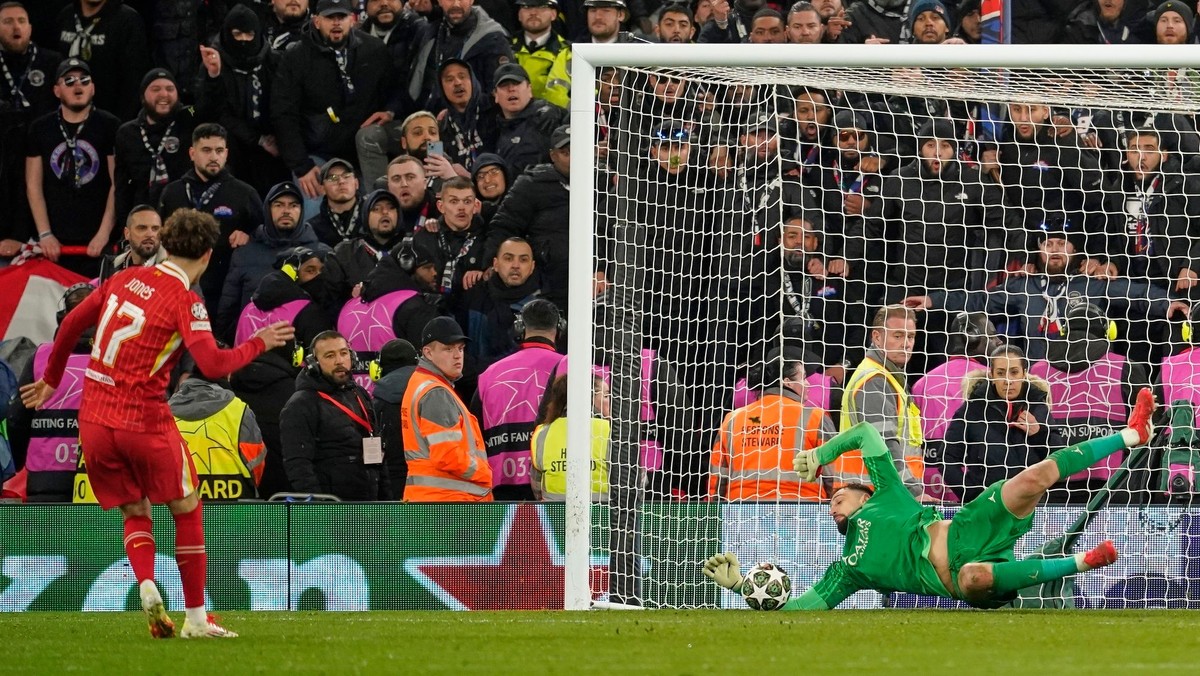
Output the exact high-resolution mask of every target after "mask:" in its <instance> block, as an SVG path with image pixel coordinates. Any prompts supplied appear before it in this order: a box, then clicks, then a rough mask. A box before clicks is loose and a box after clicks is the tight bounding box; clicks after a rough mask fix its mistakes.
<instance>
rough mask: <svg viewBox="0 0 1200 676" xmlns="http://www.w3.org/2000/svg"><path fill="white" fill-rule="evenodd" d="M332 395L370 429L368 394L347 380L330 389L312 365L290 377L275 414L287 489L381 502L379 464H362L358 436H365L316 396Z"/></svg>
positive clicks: (384, 487) (383, 482)
mask: <svg viewBox="0 0 1200 676" xmlns="http://www.w3.org/2000/svg"><path fill="white" fill-rule="evenodd" d="M322 393H323V394H326V395H328V396H330V397H333V398H334V399H335V400H337V402H338V403H340V404H341V405H342V406H344V407H345V408H347V409H349V410H350V411H352V412H353V413H354V414H355V415H357V416H359V417H360V418H362V417H363V416H364V415H366V416H367V418H366V420H367V421H368V422H370V423H371V426H372V428H374V426H375V413H374V411H373V410H372V408H371V395H370V394H367V391H366V390H364V389H363V388H361V387H359V386H358V385H357V384H355V383H354V381H353V380H351V381H350V383H349V384H347V385H343V386H337V385H334V384H333V382H331V381H330V380H329V379H328V378H326V377H325V376H324V375H323V374H321V372H320V369H319V368H318V367H306V368H304V369H302V370H301V371H300V375H298V376H296V393H295V394H293V395H292V396H291V398H290V399H288V402H287V404H286V405H285V406H284V407H283V412H282V413H281V414H280V418H279V423H280V434H279V436H280V441H281V442H282V444H283V463H284V468H285V469H286V470H287V475H288V481H289V482H290V483H291V485H292V490H293V491H296V492H298V493H328V494H330V495H336V496H337V497H339V498H341V499H342V500H356V501H367V500H381V499H386V498H387V497H388V496H389V495H390V489H389V488H388V484H387V479H388V477H387V473H386V472H383V471H382V466H373V467H372V466H367V465H365V464H363V438H364V437H367V436H368V435H369V433H368V431H367V430H366V429H364V428H363V426H361V425H359V424H358V423H356V422H354V420H352V419H351V418H350V416H348V415H346V413H345V412H343V411H342V410H341V409H339V408H337V407H336V406H334V405H333V404H332V403H330V402H329V401H327V400H325V398H324V397H322V396H321V394H322Z"/></svg>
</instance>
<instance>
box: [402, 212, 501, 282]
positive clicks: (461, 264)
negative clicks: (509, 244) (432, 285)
mask: <svg viewBox="0 0 1200 676" xmlns="http://www.w3.org/2000/svg"><path fill="white" fill-rule="evenodd" d="M486 237H487V228H486V227H485V226H484V225H483V220H481V219H480V218H479V217H478V216H475V217H474V218H472V219H471V225H470V226H469V227H467V229H466V230H459V231H455V230H451V229H450V228H449V227H448V226H447V225H446V224H445V222H444V221H443V222H441V223H439V224H438V231H437V232H429V231H428V230H426V229H424V228H421V229H420V230H418V231H417V232H416V233H414V234H413V244H414V245H415V246H417V247H421V248H422V249H423V250H424V251H429V252H432V253H433V254H434V255H435V256H436V257H437V269H438V284H441V282H442V279H443V275H444V274H445V271H446V266H448V265H453V266H454V270H453V271H452V272H453V274H452V275H451V278H450V290H449V291H447V290H446V289H442V292H443V293H455V292H458V293H461V292H462V278H463V275H464V274H466V273H467V272H468V271H471V270H476V271H480V272H482V271H483V270H486V269H487V268H489V267H491V265H492V259H491V258H488V259H486V262H485V259H484V257H483V248H484V245H485V244H486V239H485V238H486ZM464 249H465V251H464ZM460 254H461V255H460Z"/></svg>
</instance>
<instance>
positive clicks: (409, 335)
mask: <svg viewBox="0 0 1200 676" xmlns="http://www.w3.org/2000/svg"><path fill="white" fill-rule="evenodd" d="M406 289H407V290H411V291H416V292H417V295H415V296H413V297H412V298H409V299H408V300H406V301H404V302H403V303H401V304H400V307H398V308H396V314H395V315H393V316H392V331H393V332H395V334H396V337H397V338H403V339H404V340H407V341H408V342H410V343H412V344H413V345H420V344H421V331H422V330H423V329H424V328H425V325H426V324H428V323H429V320H431V319H433V318H435V317H438V316H439V315H441V314H442V313H441V311H440V310H439V309H438V305H437V303H436V300H437V294H433V293H429V290H428V289H425V288H422V287H421V286H420V285H418V284H417V282H416V280H415V279H413V276H412V275H410V274H408V273H407V272H405V271H404V270H402V269H401V268H400V264H399V263H397V262H396V257H395V256H393V255H391V254H389V255H387V256H384V257H383V259H382V260H380V261H379V265H377V266H375V269H374V270H372V271H371V274H370V275H368V276H367V281H365V282H363V286H362V293H361V294H360V295H359V297H360V298H362V299H363V300H364V301H366V302H368V303H369V302H371V301H373V300H375V299H377V298H379V297H381V296H384V295H386V294H389V293H392V292H393V291H404V290H406Z"/></svg>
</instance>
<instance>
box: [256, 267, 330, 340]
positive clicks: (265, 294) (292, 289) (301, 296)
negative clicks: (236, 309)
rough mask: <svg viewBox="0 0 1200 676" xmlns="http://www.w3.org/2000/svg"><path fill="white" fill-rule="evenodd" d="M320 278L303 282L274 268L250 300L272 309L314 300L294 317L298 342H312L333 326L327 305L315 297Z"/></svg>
mask: <svg viewBox="0 0 1200 676" xmlns="http://www.w3.org/2000/svg"><path fill="white" fill-rule="evenodd" d="M319 279H320V277H319V276H318V277H317V278H315V279H312V280H310V281H308V282H305V283H304V284H301V283H299V282H298V281H296V280H294V279H292V278H291V277H288V276H287V275H286V274H284V273H283V272H281V271H279V270H272V271H271V272H268V273H267V274H266V276H265V277H263V278H262V281H260V282H259V283H258V289H256V290H255V291H254V295H253V296H251V298H250V302H252V303H254V305H256V306H257V307H258V309H260V310H265V311H270V310H274V309H275V308H277V307H279V306H281V305H283V304H284V303H290V302H292V301H294V300H307V301H313V302H310V303H309V304H308V305H306V306H304V309H302V310H300V312H298V313H296V316H295V317H294V318H293V319H292V326H293V327H295V329H296V344H297V345H309V344H310V343H312V339H313V338H315V337H316V335H317V334H318V333H320V332H322V331H324V330H326V329H332V328H333V322H331V321H329V316H328V315H327V314H326V313H325V308H324V306H322V305H321V304H320V303H319V302H316V299H315V298H314V294H313V291H314V290H315V289H317V288H319V286H320V284H319V281H318V280H319Z"/></svg>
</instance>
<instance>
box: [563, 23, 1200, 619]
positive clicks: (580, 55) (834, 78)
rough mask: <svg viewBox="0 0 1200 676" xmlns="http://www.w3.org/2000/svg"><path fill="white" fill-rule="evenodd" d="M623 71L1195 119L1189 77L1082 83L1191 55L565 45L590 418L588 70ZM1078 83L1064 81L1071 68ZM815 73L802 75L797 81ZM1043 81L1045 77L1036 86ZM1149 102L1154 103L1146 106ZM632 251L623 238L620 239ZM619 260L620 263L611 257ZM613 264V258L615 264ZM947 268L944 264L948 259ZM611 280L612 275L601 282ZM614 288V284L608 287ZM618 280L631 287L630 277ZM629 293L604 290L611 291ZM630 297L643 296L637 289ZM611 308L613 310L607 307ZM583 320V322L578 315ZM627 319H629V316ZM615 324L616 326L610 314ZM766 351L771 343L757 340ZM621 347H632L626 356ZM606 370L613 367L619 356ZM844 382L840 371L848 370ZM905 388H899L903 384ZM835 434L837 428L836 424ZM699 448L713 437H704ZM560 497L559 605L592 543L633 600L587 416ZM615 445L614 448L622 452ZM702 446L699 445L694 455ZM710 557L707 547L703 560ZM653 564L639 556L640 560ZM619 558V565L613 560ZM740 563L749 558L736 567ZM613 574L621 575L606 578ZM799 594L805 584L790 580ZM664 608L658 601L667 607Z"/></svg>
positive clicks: (615, 472)
mask: <svg viewBox="0 0 1200 676" xmlns="http://www.w3.org/2000/svg"><path fill="white" fill-rule="evenodd" d="M613 67H615V68H629V69H635V70H637V71H656V70H657V69H664V71H663V72H667V73H669V74H670V76H671V77H674V78H683V79H687V80H695V81H700V82H704V81H722V82H725V83H729V84H734V85H736V84H742V83H745V84H764V83H775V84H778V85H797V86H803V85H806V84H809V83H811V84H812V86H818V87H826V88H829V89H847V90H854V91H870V92H875V93H879V94H883V95H888V94H900V95H914V96H926V97H943V98H946V99H956V100H965V99H971V98H973V97H977V96H981V95H983V96H986V100H988V101H995V102H1002V103H1028V104H1039V105H1040V104H1045V105H1057V106H1064V107H1075V106H1081V105H1087V106H1095V107H1097V108H1099V107H1107V108H1113V109H1118V108H1130V109H1152V110H1155V111H1158V110H1162V111H1173V112H1179V113H1188V114H1193V115H1194V114H1195V113H1196V112H1197V111H1200V82H1197V80H1196V77H1195V73H1193V74H1192V79H1191V80H1190V86H1188V87H1182V88H1180V90H1179V91H1177V92H1175V95H1174V96H1173V97H1163V96H1161V92H1158V91H1156V90H1155V80H1154V78H1152V77H1145V78H1140V79H1139V78H1136V77H1135V78H1131V79H1130V80H1128V81H1125V80H1123V81H1122V82H1123V85H1127V87H1126V88H1122V89H1119V90H1118V89H1115V88H1114V89H1112V90H1105V89H1104V84H1105V83H1104V81H1103V80H1100V81H1096V80H1095V78H1092V77H1091V76H1090V74H1093V73H1095V72H1101V71H1110V70H1114V69H1119V70H1120V71H1121V72H1122V73H1126V74H1128V73H1136V72H1138V71H1143V70H1144V71H1162V70H1164V69H1180V70H1181V69H1184V68H1189V69H1198V70H1200V46H1196V45H1187V46H1179V47H1169V46H1157V45H1153V46H1132V45H1113V46H1103V47H1091V46H1085V45H944V46H941V45H935V46H929V45H663V44H621V45H593V44H583V43H581V44H576V45H574V46H573V66H572V97H571V111H570V112H571V117H570V122H571V128H572V154H571V165H570V170H571V171H570V174H571V177H570V183H571V186H570V256H569V261H570V268H571V274H570V285H569V290H568V298H569V304H570V307H571V308H573V310H574V315H573V316H572V317H571V330H570V331H569V332H568V346H567V347H568V357H569V365H568V372H567V375H568V409H569V410H570V411H572V412H579V411H589V410H591V407H592V398H593V397H592V395H593V391H592V384H591V383H592V377H593V364H592V361H593V359H592V355H593V349H594V347H595V346H594V345H593V341H594V335H593V330H592V329H593V328H594V322H595V321H596V320H595V313H594V311H592V310H591V309H592V308H593V305H594V303H593V299H594V280H593V276H592V273H593V270H594V269H595V267H596V257H597V256H598V255H599V253H598V252H597V251H596V247H595V246H594V243H595V240H596V237H597V227H598V225H597V224H598V220H599V219H598V217H597V209H596V197H597V191H598V188H597V174H598V171H597V169H598V167H597V158H596V153H595V152H594V142H593V141H594V139H595V138H596V137H597V124H598V122H597V118H598V114H597V107H598V106H597V88H598V84H599V80H598V73H599V72H600V69H602V68H613ZM909 68H913V69H915V68H922V69H929V71H928V73H927V75H928V77H925V78H923V79H922V80H921V81H920V82H917V83H915V84H914V83H913V82H911V81H909V82H904V81H900V82H893V81H891V79H889V78H887V77H882V76H881V75H880V73H881V72H886V71H890V70H894V69H909ZM955 69H970V70H972V71H979V72H983V73H990V74H991V75H990V76H989V77H990V79H991V87H992V89H990V90H988V91H987V92H986V93H984V92H981V91H979V89H978V81H972V80H971V79H969V78H966V79H964V78H961V77H957V76H955V75H954V72H955ZM1079 72H1083V73H1087V74H1089V77H1085V78H1079V79H1073V78H1072V75H1071V74H1072V73H1079ZM809 73H811V74H814V77H810V76H808V75H806V74H809ZM1043 74H1046V75H1052V76H1053V79H1052V81H1051V80H1050V79H1049V78H1043ZM1152 98H1153V100H1152ZM626 244H627V245H628V246H630V247H632V246H635V245H636V243H626ZM618 257H619V255H618ZM620 264H621V263H618V265H620ZM948 264H949V262H948ZM609 281H612V280H609ZM618 281H622V280H618ZM623 281H624V282H625V283H627V284H628V283H644V281H645V280H644V279H643V278H641V277H640V276H636V275H634V276H631V277H629V278H627V279H625V280H623ZM630 291H631V290H630V289H628V288H627V289H625V290H621V289H618V290H616V293H617V294H618V296H620V294H622V293H626V292H630ZM638 291H650V290H649V289H638ZM614 304H615V305H616V306H618V307H617V309H616V313H617V314H618V315H619V314H620V313H621V310H620V306H621V303H620V301H619V300H618V301H616V302H615V303H614ZM585 313H586V314H587V316H585ZM635 314H636V313H635ZM625 319H627V320H628V322H629V323H627V324H626V325H625V326H629V327H633V328H634V330H637V327H639V326H640V320H638V319H636V318H631V317H630V318H625ZM617 321H621V320H620V319H618V320H617ZM764 339H765V340H767V342H774V340H775V339H774V337H765V338H764ZM631 352H637V348H636V347H635V348H634V349H633V350H631ZM628 356H629V357H630V360H629V361H628V362H627V363H613V364H612V365H611V378H612V407H613V418H614V421H616V420H617V419H618V418H620V419H623V420H625V421H626V422H628V423H629V424H628V425H619V424H617V423H616V422H614V425H613V439H612V444H613V451H612V452H613V453H614V454H619V453H622V452H624V453H626V454H625V455H621V456H619V457H630V456H629V455H628V454H629V453H633V454H634V455H633V456H632V457H635V458H636V457H637V456H636V453H637V443H638V442H637V439H636V434H637V429H636V428H637V425H638V423H637V418H638V414H637V408H638V405H639V404H638V397H637V393H638V389H637V388H638V385H637V383H636V382H635V380H636V376H637V359H638V355H637V354H631V355H628ZM618 361H619V360H618ZM847 375H848V374H847ZM910 385H911V382H910ZM833 422H834V424H835V425H836V423H837V420H836V419H835V420H834V421H833ZM702 432H703V434H702V436H703V439H704V442H705V443H706V444H708V443H710V442H711V438H710V437H711V436H712V435H713V434H715V432H716V430H715V429H713V430H703V431H702ZM567 440H568V452H567V464H566V472H567V494H566V530H565V545H564V548H565V589H564V606H565V608H566V609H568V610H582V609H587V608H590V607H593V599H594V596H595V595H594V594H593V588H592V586H593V585H592V579H593V578H594V575H595V570H594V566H595V561H594V559H595V558H596V557H595V556H594V553H593V552H594V548H595V545H594V543H596V542H597V541H598V540H599V541H605V542H606V544H608V545H610V546H611V547H613V548H615V549H624V551H621V552H610V553H609V554H610V556H611V557H612V559H611V564H610V566H611V567H610V568H609V569H608V573H607V574H608V575H609V576H610V579H614V578H613V576H615V575H626V576H627V578H628V579H627V584H628V587H627V588H623V589H621V590H620V593H618V590H617V589H614V588H613V587H614V586H620V584H619V583H610V588H609V593H610V594H614V598H615V599H616V601H617V605H622V604H624V603H629V604H631V605H641V603H640V602H641V600H642V597H641V594H640V592H639V590H640V580H639V579H638V578H639V577H640V575H641V574H642V572H643V571H642V569H641V566H642V564H641V561H642V560H643V559H645V558H646V556H647V555H646V554H645V553H644V552H643V551H642V548H641V547H642V546H641V542H640V538H639V536H638V533H637V532H636V531H637V525H636V524H637V523H638V515H639V513H640V510H641V509H642V507H643V504H642V498H641V491H642V487H641V485H640V484H638V481H639V479H638V474H639V468H638V467H636V466H629V467H621V466H620V464H619V463H610V468H609V469H610V476H609V479H610V482H612V483H613V484H618V483H625V484H628V485H626V486H625V488H627V489H628V491H629V494H628V495H626V496H624V497H621V496H618V488H617V487H616V486H615V485H614V488H613V493H612V495H613V496H614V499H613V500H610V502H609V504H608V505H607V513H608V517H607V518H606V519H605V520H604V522H603V523H594V522H593V518H594V516H593V514H594V512H593V502H592V496H591V474H590V469H589V462H590V458H591V448H592V427H591V423H590V420H589V417H588V416H583V415H578V414H576V415H571V416H569V417H568V420H567ZM622 447H624V449H625V450H624V451H622V450H621V449H622ZM706 448H707V447H706ZM612 523H619V524H621V525H622V526H630V527H631V528H632V531H633V532H630V533H626V534H624V536H622V535H621V534H616V535H614V534H612V533H608V534H607V535H609V536H611V537H605V538H598V534H597V533H596V532H594V530H595V529H598V528H599V529H601V530H602V531H603V530H604V529H610V528H612V526H610V524H612ZM714 553H715V552H714ZM652 558H653V557H651V559H652ZM618 559H621V560H618ZM656 563H658V564H660V565H676V563H678V562H668V561H663V562H658V561H653V560H650V563H649V565H655V564H656ZM745 563H746V564H750V563H753V562H752V561H746V562H745ZM614 569H620V570H614ZM797 586H799V587H801V590H802V588H803V586H804V585H797ZM667 605H669V604H667Z"/></svg>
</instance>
